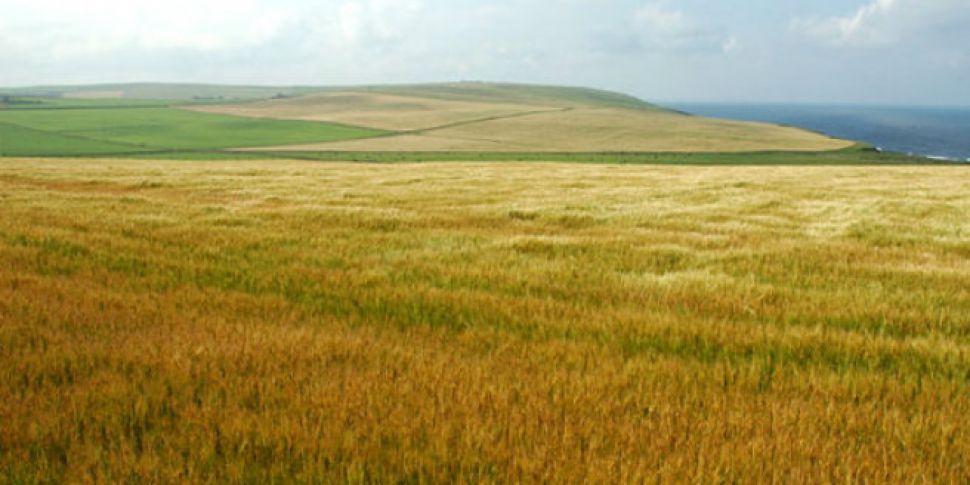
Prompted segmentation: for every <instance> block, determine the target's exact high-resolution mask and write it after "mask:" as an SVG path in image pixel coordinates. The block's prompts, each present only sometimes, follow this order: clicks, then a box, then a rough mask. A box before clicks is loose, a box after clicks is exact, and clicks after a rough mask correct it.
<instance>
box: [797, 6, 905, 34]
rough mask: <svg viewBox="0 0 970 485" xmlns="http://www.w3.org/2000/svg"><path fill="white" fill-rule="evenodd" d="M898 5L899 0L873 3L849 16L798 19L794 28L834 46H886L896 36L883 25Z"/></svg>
mask: <svg viewBox="0 0 970 485" xmlns="http://www.w3.org/2000/svg"><path fill="white" fill-rule="evenodd" d="M896 6H897V0H872V1H871V2H870V3H868V4H866V5H863V6H861V7H859V9H858V10H856V11H855V13H853V14H851V15H848V16H843V17H829V18H817V17H814V18H806V19H801V18H797V19H795V20H793V21H792V29H793V30H796V31H800V32H803V33H805V34H808V35H810V36H814V37H817V38H819V39H821V40H823V41H824V42H827V43H830V44H834V45H846V44H852V45H879V44H886V43H889V42H891V41H892V40H893V37H892V35H891V32H889V31H887V29H885V28H884V27H885V26H884V25H883V23H884V21H885V18H886V17H887V16H889V15H890V14H891V13H892V11H893V10H894V8H895V7H896Z"/></svg>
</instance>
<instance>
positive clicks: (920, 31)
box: [790, 0, 970, 47]
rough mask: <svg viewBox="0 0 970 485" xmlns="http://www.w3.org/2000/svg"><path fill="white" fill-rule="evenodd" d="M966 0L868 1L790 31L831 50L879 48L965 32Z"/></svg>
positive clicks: (969, 6)
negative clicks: (839, 48)
mask: <svg viewBox="0 0 970 485" xmlns="http://www.w3.org/2000/svg"><path fill="white" fill-rule="evenodd" d="M968 21H970V2H968V1H967V0H869V1H868V3H865V4H863V5H861V6H859V7H858V8H857V9H856V10H855V11H853V12H851V13H849V14H846V15H843V16H834V17H807V18H795V19H793V20H792V22H791V26H790V27H791V30H792V31H795V32H798V33H801V34H804V35H806V36H808V37H810V38H814V39H816V40H819V41H820V42H822V43H824V44H828V45H832V46H847V47H878V46H887V45H892V44H897V43H900V42H904V41H919V40H920V38H925V37H927V36H936V35H938V34H939V33H940V32H941V31H945V30H947V29H961V30H965V29H966V23H967V22H968Z"/></svg>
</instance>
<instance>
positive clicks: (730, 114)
mask: <svg viewBox="0 0 970 485" xmlns="http://www.w3.org/2000/svg"><path fill="white" fill-rule="evenodd" d="M666 106H668V107H671V108H673V109H677V110H680V111H685V112H687V113H692V114H696V115H700V116H709V117H715V118H728V119H736V120H746V121H765V122H769V123H777V124H783V125H790V126H798V127H801V128H806V129H809V130H813V131H818V132H821V133H825V134H826V135H829V136H834V137H837V138H845V139H849V140H857V141H862V142H865V143H868V144H870V145H873V146H875V147H877V148H879V149H881V150H885V151H893V152H901V153H909V154H914V155H922V156H925V157H929V158H941V159H950V160H960V161H966V162H970V108H930V107H881V106H846V105H796V104H733V103H732V104H722V103H672V104H666Z"/></svg>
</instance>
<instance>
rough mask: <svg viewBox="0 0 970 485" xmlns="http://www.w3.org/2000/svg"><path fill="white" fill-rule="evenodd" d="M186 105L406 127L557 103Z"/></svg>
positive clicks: (381, 98)
mask: <svg viewBox="0 0 970 485" xmlns="http://www.w3.org/2000/svg"><path fill="white" fill-rule="evenodd" d="M187 109H191V110H193V111H204V112H209V113H220V114H228V115H235V116H248V117H254V118H271V119H281V120H304V121H327V122H334V123H343V124H349V125H356V126H366V127H370V128H379V129H383V130H401V131H403V130H421V129H427V128H434V127H438V126H442V125H449V124H452V123H459V122H467V121H474V120H481V119H487V118H493V117H499V116H508V115H513V114H519V113H534V112H539V111H548V110H550V109H554V108H551V107H548V106H536V105H526V104H511V103H498V102H492V103H488V102H476V101H460V100H458V101H456V100H446V99H434V98H420V97H414V96H397V95H387V94H376V93H367V92H338V93H323V94H316V95H310V96H303V97H299V98H288V99H277V100H268V101H259V102H253V103H243V104H235V105H202V106H190V107H188V108H187Z"/></svg>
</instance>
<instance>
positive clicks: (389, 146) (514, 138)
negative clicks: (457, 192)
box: [253, 107, 853, 153]
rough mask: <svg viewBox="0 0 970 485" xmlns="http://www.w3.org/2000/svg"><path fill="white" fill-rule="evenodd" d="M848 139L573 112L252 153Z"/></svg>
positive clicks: (636, 147) (754, 146)
mask: <svg viewBox="0 0 970 485" xmlns="http://www.w3.org/2000/svg"><path fill="white" fill-rule="evenodd" d="M852 144H853V143H852V142H848V141H845V140H837V139H834V138H829V137H826V136H823V135H819V134H816V133H812V132H809V131H805V130H801V129H798V128H790V127H784V126H778V125H771V124H766V123H752V122H744V121H729V120H718V119H712V118H700V117H696V116H686V115H683V114H680V113H674V112H669V111H659V110H658V111H642V110H629V109H621V108H595V107H581V108H569V109H566V110H553V111H544V112H538V113H536V112H533V113H528V114H524V115H521V116H505V117H501V118H497V119H491V120H483V121H478V122H474V123H464V124H460V125H457V126H445V127H442V128H438V129H430V130H423V131H422V132H420V133H416V134H403V135H398V136H382V137H377V138H365V139H360V140H347V141H336V142H330V143H316V144H309V145H295V146H287V147H269V148H256V149H253V150H254V151H262V150H270V151H281V150H282V151H286V150H291V151H320V150H336V151H391V152H394V151H421V152H433V151H470V152H475V151H491V152H580V153H583V152H586V153H589V152H693V153H697V152H709V153H710V152H754V151H771V150H779V151H780V150H784V151H826V150H838V149H841V148H847V147H849V146H852Z"/></svg>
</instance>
